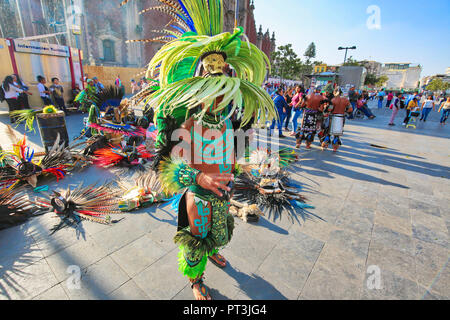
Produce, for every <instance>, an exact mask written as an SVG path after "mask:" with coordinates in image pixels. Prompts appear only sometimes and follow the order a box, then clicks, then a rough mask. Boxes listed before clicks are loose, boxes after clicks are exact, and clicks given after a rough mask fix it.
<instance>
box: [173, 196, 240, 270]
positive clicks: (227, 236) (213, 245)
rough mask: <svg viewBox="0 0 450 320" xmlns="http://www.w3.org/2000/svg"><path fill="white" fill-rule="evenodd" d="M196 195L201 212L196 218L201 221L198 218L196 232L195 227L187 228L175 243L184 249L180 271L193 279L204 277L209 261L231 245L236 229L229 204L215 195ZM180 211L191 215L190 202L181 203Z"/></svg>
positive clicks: (181, 249)
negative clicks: (188, 206) (188, 204)
mask: <svg viewBox="0 0 450 320" xmlns="http://www.w3.org/2000/svg"><path fill="white" fill-rule="evenodd" d="M185 196H186V194H185V195H184V197H185ZM194 196H195V204H196V205H195V209H196V210H197V212H195V213H194V214H193V215H194V217H196V218H198V219H194V223H193V228H194V229H193V230H192V229H191V226H187V227H184V228H183V229H181V230H179V231H178V232H177V234H176V235H175V238H174V242H175V243H176V244H178V245H179V247H180V252H179V254H178V263H179V271H180V272H181V273H182V274H183V275H184V276H186V277H188V278H189V279H197V278H199V277H200V276H202V274H203V273H204V272H205V269H206V263H207V261H208V259H207V258H208V257H209V256H213V255H215V254H216V253H218V251H219V249H220V248H222V247H224V246H226V245H227V244H228V243H229V242H230V240H231V238H232V235H233V230H234V218H233V216H232V215H231V214H230V213H229V207H230V203H229V202H228V201H223V200H220V199H218V198H217V197H215V196H211V195H206V196H205V195H198V194H194ZM181 206H183V207H181ZM190 210H192V208H190ZM179 211H180V212H183V211H184V212H187V208H186V201H181V203H180V208H179ZM190 216H192V215H190Z"/></svg>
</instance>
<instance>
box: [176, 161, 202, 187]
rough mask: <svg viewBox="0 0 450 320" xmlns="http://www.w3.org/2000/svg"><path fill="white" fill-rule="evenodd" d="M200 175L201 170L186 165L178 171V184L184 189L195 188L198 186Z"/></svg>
mask: <svg viewBox="0 0 450 320" xmlns="http://www.w3.org/2000/svg"><path fill="white" fill-rule="evenodd" d="M199 173H200V171H199V170H197V169H194V168H191V167H189V166H187V165H185V166H183V167H181V168H180V169H179V170H178V174H177V176H178V183H179V184H180V185H182V186H183V187H190V186H193V185H194V184H196V179H197V175H198V174H199Z"/></svg>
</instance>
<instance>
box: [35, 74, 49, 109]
mask: <svg viewBox="0 0 450 320" xmlns="http://www.w3.org/2000/svg"><path fill="white" fill-rule="evenodd" d="M37 81H38V82H39V83H38V85H37V88H38V90H39V95H40V96H41V99H42V101H43V102H44V106H50V105H51V104H52V100H51V99H50V91H49V90H48V88H47V87H46V86H45V83H46V82H47V81H46V80H45V78H44V77H43V76H38V77H37Z"/></svg>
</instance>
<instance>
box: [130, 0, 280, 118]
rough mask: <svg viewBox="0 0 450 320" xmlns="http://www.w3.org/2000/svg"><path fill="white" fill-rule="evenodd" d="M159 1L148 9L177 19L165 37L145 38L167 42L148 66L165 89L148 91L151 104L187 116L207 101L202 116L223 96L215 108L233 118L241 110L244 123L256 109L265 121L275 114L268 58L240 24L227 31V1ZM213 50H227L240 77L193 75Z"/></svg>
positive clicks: (149, 74) (162, 111)
mask: <svg viewBox="0 0 450 320" xmlns="http://www.w3.org/2000/svg"><path fill="white" fill-rule="evenodd" d="M126 2H128V1H124V3H126ZM159 2H161V4H162V5H161V6H157V7H152V8H149V9H146V10H144V11H143V12H148V11H150V10H155V11H160V12H165V13H167V14H168V15H169V16H170V17H172V21H171V22H170V23H169V24H168V26H166V28H165V29H163V30H162V31H161V33H163V34H164V36H160V37H157V38H154V39H147V40H145V41H158V42H165V43H166V44H165V45H164V46H163V47H162V48H161V49H160V50H159V51H158V52H157V54H156V55H155V56H154V57H153V59H152V60H151V61H150V63H149V65H148V70H147V77H152V78H154V77H157V78H158V80H159V83H160V85H161V87H160V90H158V91H156V92H154V93H152V94H150V95H148V97H147V99H146V100H145V103H146V105H150V106H152V107H153V108H155V109H156V110H158V112H157V114H158V115H159V116H167V115H173V114H175V113H177V114H179V110H180V109H185V110H186V112H185V113H184V114H188V112H187V111H188V110H190V109H194V108H198V107H199V105H202V106H203V108H202V110H201V114H200V118H201V117H202V116H203V114H205V113H206V112H207V111H208V109H209V108H210V107H211V105H212V104H214V102H215V100H216V99H217V98H219V97H223V100H222V101H221V102H220V103H219V104H218V106H217V108H216V109H215V112H221V113H222V114H224V115H225V116H226V117H227V118H229V117H231V116H232V114H233V113H234V112H235V111H236V110H239V111H240V115H241V116H242V125H245V124H247V123H248V122H249V121H250V120H251V119H252V118H256V115H257V113H259V120H260V121H266V120H271V119H272V118H274V117H275V116H276V112H275V109H274V106H273V102H272V99H271V98H270V96H269V95H268V94H267V93H266V92H265V90H263V89H262V88H261V86H262V84H263V82H264V79H265V77H266V74H267V71H268V70H270V62H269V59H268V58H267V56H266V55H265V54H264V53H263V52H262V51H261V50H260V49H259V48H257V47H256V46H255V45H253V44H252V43H250V42H249V41H248V38H247V37H246V36H245V34H244V32H243V29H242V28H241V27H238V28H236V29H235V30H234V32H233V33H229V32H225V33H224V32H223V13H224V11H223V1H222V0H159ZM167 28H171V29H167ZM241 38H243V39H244V41H243V40H242V39H241ZM162 39H163V41H161V40H162ZM209 53H221V54H223V55H224V57H226V63H228V64H229V65H230V66H231V67H232V68H233V69H234V70H235V71H236V77H233V78H230V77H227V76H225V75H221V76H215V77H207V78H203V77H194V75H195V73H196V71H197V70H198V69H199V68H198V66H199V64H200V63H201V59H202V58H203V57H205V56H207V55H208V54H209ZM230 105H231V107H230V108H227V107H228V106H230Z"/></svg>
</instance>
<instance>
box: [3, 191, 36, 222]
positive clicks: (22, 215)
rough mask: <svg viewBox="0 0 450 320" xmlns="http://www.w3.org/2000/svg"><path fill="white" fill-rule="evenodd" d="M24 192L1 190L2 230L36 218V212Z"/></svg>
mask: <svg viewBox="0 0 450 320" xmlns="http://www.w3.org/2000/svg"><path fill="white" fill-rule="evenodd" d="M22 191H23V190H20V189H19V190H14V191H12V190H7V189H0V230H2V229H5V228H9V227H13V226H15V225H18V224H21V223H23V222H25V221H27V220H28V219H29V218H30V217H33V216H34V213H35V211H36V210H34V209H35V208H34V206H33V205H32V204H31V203H30V202H29V201H28V198H27V196H26V195H25V194H24V193H23V192H22Z"/></svg>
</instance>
